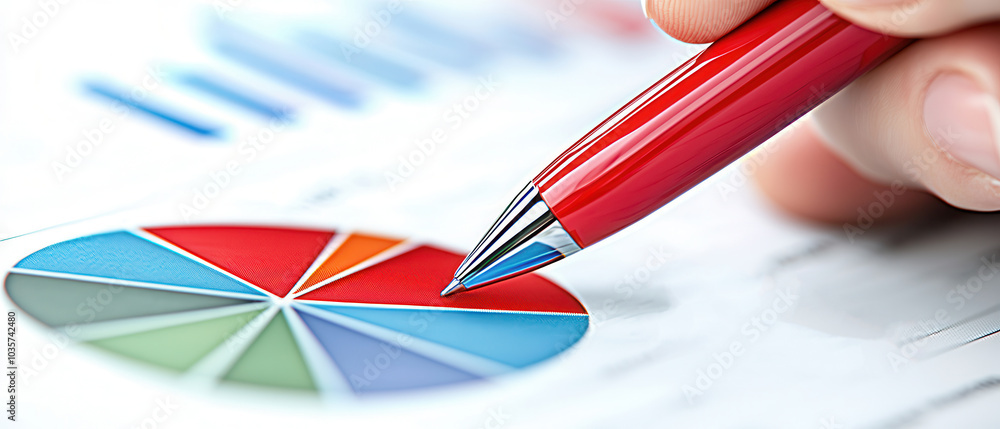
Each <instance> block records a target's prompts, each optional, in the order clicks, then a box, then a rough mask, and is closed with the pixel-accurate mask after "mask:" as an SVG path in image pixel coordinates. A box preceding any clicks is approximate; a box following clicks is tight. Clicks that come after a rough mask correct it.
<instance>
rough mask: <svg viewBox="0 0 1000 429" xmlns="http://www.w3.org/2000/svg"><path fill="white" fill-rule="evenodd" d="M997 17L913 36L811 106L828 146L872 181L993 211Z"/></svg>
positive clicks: (997, 176)
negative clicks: (954, 30) (967, 26)
mask: <svg viewBox="0 0 1000 429" xmlns="http://www.w3.org/2000/svg"><path fill="white" fill-rule="evenodd" d="M997 46H1000V25H992V26H983V27H977V28H973V29H970V30H965V31H962V32H959V33H955V34H952V35H949V36H944V37H940V38H936V39H927V40H921V41H918V42H916V43H915V44H913V45H911V46H910V47H908V48H907V49H905V50H903V51H902V52H901V53H899V54H898V55H896V56H894V57H893V58H891V59H889V60H888V61H887V62H886V63H885V64H883V65H881V66H880V67H878V68H877V69H875V70H873V71H872V72H870V73H868V74H867V75H865V76H863V77H861V78H860V79H858V80H857V81H855V82H854V83H853V84H851V85H850V86H849V87H848V88H847V89H845V90H844V91H841V92H840V93H839V94H837V95H836V96H834V97H833V98H831V99H830V100H829V101H827V102H826V103H824V104H823V105H822V106H820V107H819V109H817V110H816V116H815V117H816V123H817V125H818V130H819V133H820V135H821V136H822V137H823V139H824V140H825V141H826V142H827V143H828V144H829V146H830V148H831V149H832V150H833V151H834V152H835V153H837V154H839V155H840V156H841V157H843V158H844V159H845V160H847V162H848V164H850V165H851V166H852V167H853V168H854V169H856V170H857V171H859V172H861V173H862V174H863V175H865V176H866V177H868V178H869V179H872V180H874V181H876V182H878V183H883V184H890V183H899V184H901V185H905V186H909V187H917V188H921V189H926V190H928V191H930V192H931V193H933V194H935V195H937V196H939V197H941V198H942V199H944V200H945V201H947V202H948V203H950V204H952V205H954V206H956V207H959V208H964V209H970V210H981V211H994V210H1000V102H998V95H1000V50H998V49H996V47H997Z"/></svg>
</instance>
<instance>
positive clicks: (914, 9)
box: [820, 0, 1000, 37]
mask: <svg viewBox="0 0 1000 429" xmlns="http://www.w3.org/2000/svg"><path fill="white" fill-rule="evenodd" d="M820 1H821V2H822V3H823V5H825V6H826V7H828V8H829V9H830V10H832V11H833V12H834V13H836V14H837V15H840V16H842V17H844V18H847V19H848V20H850V21H851V22H853V23H855V24H858V25H861V26H864V27H867V28H869V29H871V30H875V31H879V32H881V33H885V34H893V35H898V36H908V37H928V36H935V35H941V34H944V33H947V32H951V31H954V30H958V29H960V28H965V27H969V26H972V25H975V24H980V23H985V22H990V21H994V20H996V19H998V18H1000V1H997V0H820Z"/></svg>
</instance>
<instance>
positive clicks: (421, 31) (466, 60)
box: [390, 14, 490, 70]
mask: <svg viewBox="0 0 1000 429" xmlns="http://www.w3.org/2000/svg"><path fill="white" fill-rule="evenodd" d="M390 26H396V27H395V28H399V29H401V30H403V31H405V32H407V33H409V35H411V36H414V37H406V36H403V37H400V38H396V39H394V42H397V43H398V44H400V45H402V46H401V47H402V48H403V49H404V50H406V51H415V53H417V54H418V55H421V56H424V57H426V58H428V59H430V60H433V61H437V62H439V63H441V64H443V65H445V66H449V67H452V68H457V69H461V70H475V69H477V68H479V67H480V66H481V65H482V63H483V62H484V61H485V60H486V58H487V57H488V55H489V53H490V52H489V48H488V47H486V46H484V45H482V44H481V43H479V42H477V41H475V40H471V39H469V38H468V37H467V36H466V35H464V34H461V33H458V32H455V31H452V30H449V29H446V28H444V27H442V26H440V25H439V24H437V23H434V22H431V21H428V20H426V19H424V18H421V17H417V16H415V15H413V14H401V15H399V16H397V17H396V18H395V19H394V20H393V21H392V23H391V24H390Z"/></svg>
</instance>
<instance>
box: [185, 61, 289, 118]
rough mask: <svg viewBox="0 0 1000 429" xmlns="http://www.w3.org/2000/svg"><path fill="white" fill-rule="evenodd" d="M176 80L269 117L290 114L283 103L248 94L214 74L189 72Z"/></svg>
mask: <svg viewBox="0 0 1000 429" xmlns="http://www.w3.org/2000/svg"><path fill="white" fill-rule="evenodd" d="M178 82H180V83H182V84H184V85H187V86H188V87H191V88H194V89H196V90H198V91H201V92H203V93H206V94H209V95H212V96H214V97H216V98H218V99H221V100H224V101H228V102H230V103H232V104H235V105H237V106H239V107H242V108H244V109H247V110H249V111H252V112H254V113H258V114H261V115H264V116H267V117H270V118H275V119H281V120H286V119H288V118H289V116H291V114H292V110H291V109H290V108H288V107H285V106H284V105H283V104H280V103H277V102H272V101H270V100H265V99H263V98H261V97H259V96H257V95H255V94H250V93H248V92H247V91H245V90H244V89H242V88H240V87H238V86H236V85H234V84H232V83H230V82H227V81H224V80H222V79H220V78H218V77H215V76H210V75H207V74H204V73H199V72H189V73H184V74H183V75H181V76H180V79H179V80H178Z"/></svg>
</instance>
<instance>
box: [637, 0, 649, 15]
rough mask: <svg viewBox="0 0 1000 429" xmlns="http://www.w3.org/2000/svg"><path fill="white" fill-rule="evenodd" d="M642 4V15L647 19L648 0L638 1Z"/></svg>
mask: <svg viewBox="0 0 1000 429" xmlns="http://www.w3.org/2000/svg"><path fill="white" fill-rule="evenodd" d="M639 1H641V2H642V14H643V15H645V16H646V18H647V19H648V18H649V0H639Z"/></svg>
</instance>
